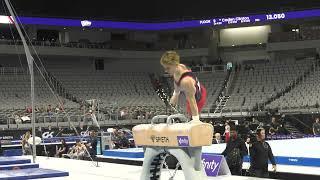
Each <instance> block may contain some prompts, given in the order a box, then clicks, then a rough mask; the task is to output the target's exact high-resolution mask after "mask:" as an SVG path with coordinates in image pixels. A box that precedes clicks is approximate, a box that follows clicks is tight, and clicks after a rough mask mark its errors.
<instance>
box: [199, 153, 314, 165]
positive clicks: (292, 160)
mask: <svg viewBox="0 0 320 180" xmlns="http://www.w3.org/2000/svg"><path fill="white" fill-rule="evenodd" d="M204 154H212V155H220V154H215V153H204ZM274 158H275V160H276V163H277V164H282V165H291V166H311V167H320V158H307V157H286V156H275V157H274ZM243 162H249V163H250V157H249V156H245V157H244V158H243ZM269 164H270V162H269Z"/></svg>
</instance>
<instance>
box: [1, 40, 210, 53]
mask: <svg viewBox="0 0 320 180" xmlns="http://www.w3.org/2000/svg"><path fill="white" fill-rule="evenodd" d="M27 43H28V44H29V45H30V44H32V45H33V46H51V47H68V48H89V49H118V50H136V51H145V50H147V51H155V50H164V49H168V48H169V49H195V48H207V47H203V46H201V47H197V46H187V45H185V46H179V45H178V44H179V41H175V42H174V43H175V44H173V45H174V48H173V46H168V45H167V46H168V47H167V46H164V47H155V45H161V43H160V42H156V43H155V45H153V46H150V45H149V43H145V42H138V41H108V42H102V43H91V42H68V43H60V42H51V41H37V40H32V41H31V43H30V42H27ZM1 44H5V45H22V41H21V40H15V41H14V40H11V39H0V45H1ZM141 44H142V45H141ZM128 45H131V46H132V47H129V46H128Z"/></svg>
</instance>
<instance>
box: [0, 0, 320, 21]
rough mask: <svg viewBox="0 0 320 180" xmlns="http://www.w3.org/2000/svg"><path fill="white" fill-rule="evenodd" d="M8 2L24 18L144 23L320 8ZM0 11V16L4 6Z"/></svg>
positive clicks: (283, 3) (315, 2) (242, 2)
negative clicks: (37, 17)
mask: <svg viewBox="0 0 320 180" xmlns="http://www.w3.org/2000/svg"><path fill="white" fill-rule="evenodd" d="M2 2H3V1H2ZM11 2H12V4H13V5H14V7H15V9H16V11H17V13H18V14H19V15H23V16H45V17H65V18H81V19H90V18H91V19H106V20H108V19H110V20H121V21H145V22H153V21H175V20H190V19H205V18H209V17H216V16H226V15H243V14H248V13H250V14H252V13H262V12H277V11H283V10H292V9H310V8H319V7H320V1H319V0H221V1H220V0H210V1H194V0H190V1H189V0H186V1H177V0H176V1H173V0H171V1H163V0H149V1H141V0H138V1H128V0H127V1H123V0H87V1H82V0H63V1H62V0H11ZM0 9H1V13H2V14H3V13H4V12H3V11H4V10H3V6H2V8H0Z"/></svg>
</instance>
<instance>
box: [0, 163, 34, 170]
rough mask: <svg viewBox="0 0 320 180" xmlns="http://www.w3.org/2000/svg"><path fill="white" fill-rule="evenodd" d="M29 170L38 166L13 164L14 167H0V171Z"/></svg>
mask: <svg viewBox="0 0 320 180" xmlns="http://www.w3.org/2000/svg"><path fill="white" fill-rule="evenodd" d="M29 168H39V164H14V165H2V166H0V170H14V169H29Z"/></svg>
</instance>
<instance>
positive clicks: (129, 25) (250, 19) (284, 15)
mask: <svg viewBox="0 0 320 180" xmlns="http://www.w3.org/2000/svg"><path fill="white" fill-rule="evenodd" d="M317 17H318V18H320V9H313V10H304V11H290V12H279V13H271V14H258V15H248V16H235V17H218V18H211V19H203V20H190V21H176V22H162V23H140V22H119V21H97V20H88V19H82V20H79V19H62V18H41V17H18V19H19V22H21V23H22V24H24V25H46V26H62V27H86V28H110V29H128V30H147V31H157V30H170V29H182V28H195V27H203V26H208V27H210V26H211V27H214V26H226V25H242V24H248V25H250V24H254V23H258V22H259V23H266V24H267V23H269V22H272V21H285V20H293V19H308V18H317ZM1 23H2V24H12V23H13V20H12V19H11V18H10V16H0V24H1Z"/></svg>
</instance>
